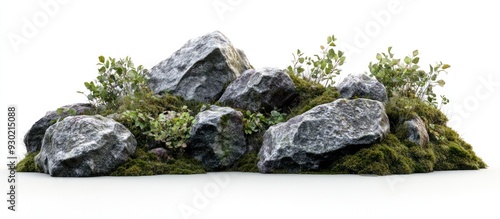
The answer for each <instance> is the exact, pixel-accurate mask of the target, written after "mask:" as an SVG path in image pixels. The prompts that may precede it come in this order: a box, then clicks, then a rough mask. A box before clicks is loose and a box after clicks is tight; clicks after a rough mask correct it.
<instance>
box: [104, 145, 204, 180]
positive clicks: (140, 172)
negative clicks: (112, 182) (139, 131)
mask: <svg viewBox="0 0 500 219" xmlns="http://www.w3.org/2000/svg"><path fill="white" fill-rule="evenodd" d="M201 173H205V170H204V169H203V167H202V166H201V164H200V163H199V162H198V161H196V160H194V159H190V158H186V157H183V156H180V157H179V158H176V159H172V160H169V161H167V162H166V163H165V162H160V161H158V158H157V157H156V155H155V154H153V153H149V152H145V151H144V150H143V149H141V148H138V149H137V150H136V152H135V154H134V155H133V156H132V157H131V158H130V159H129V160H128V161H127V162H126V163H125V164H123V165H121V166H120V167H119V168H118V169H117V170H115V171H114V172H112V173H111V174H110V175H111V176H148V175H160V174H201Z"/></svg>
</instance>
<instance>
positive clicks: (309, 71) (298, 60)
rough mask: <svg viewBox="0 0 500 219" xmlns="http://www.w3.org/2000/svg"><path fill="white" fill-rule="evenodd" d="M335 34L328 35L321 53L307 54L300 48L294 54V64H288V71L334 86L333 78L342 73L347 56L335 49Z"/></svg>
mask: <svg viewBox="0 0 500 219" xmlns="http://www.w3.org/2000/svg"><path fill="white" fill-rule="evenodd" d="M336 40H337V39H336V38H335V36H334V35H332V36H328V38H327V40H326V46H323V45H321V46H320V49H321V53H320V54H319V55H317V54H315V55H313V56H305V55H304V53H303V52H302V51H300V49H298V50H297V52H296V53H295V54H294V53H292V55H293V60H292V65H290V66H288V68H287V69H288V72H289V73H290V74H293V75H297V76H299V77H303V78H305V79H307V80H310V81H313V82H316V83H324V85H325V86H327V87H328V86H332V85H333V84H334V83H335V81H334V80H333V79H334V78H335V77H336V76H337V75H339V74H340V69H339V67H340V66H341V65H343V64H344V62H345V56H344V52H342V51H340V50H339V51H335V49H334V47H335V46H336V45H335V41H336Z"/></svg>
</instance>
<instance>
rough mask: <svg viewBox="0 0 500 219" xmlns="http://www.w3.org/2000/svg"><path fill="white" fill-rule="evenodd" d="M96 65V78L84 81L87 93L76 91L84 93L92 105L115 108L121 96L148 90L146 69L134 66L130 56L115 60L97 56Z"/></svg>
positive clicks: (133, 94)
mask: <svg viewBox="0 0 500 219" xmlns="http://www.w3.org/2000/svg"><path fill="white" fill-rule="evenodd" d="M97 66H98V71H99V74H98V76H97V79H96V80H94V81H91V82H85V83H84V84H85V87H86V88H87V89H88V91H89V93H88V94H85V93H84V92H82V91H79V92H78V93H81V94H84V95H85V96H86V97H87V99H88V100H89V102H91V103H92V104H93V105H94V106H106V107H108V108H112V109H116V108H117V107H118V105H119V103H118V102H119V100H120V99H121V98H122V97H124V96H135V95H137V94H138V93H140V92H147V91H149V88H148V86H147V80H146V73H147V70H146V69H144V67H143V66H142V65H139V66H137V67H135V66H134V63H133V62H132V60H131V58H130V57H126V58H125V59H119V60H116V59H114V58H111V57H110V58H108V59H106V58H104V56H99V62H98V63H97Z"/></svg>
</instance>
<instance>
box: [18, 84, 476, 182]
mask: <svg viewBox="0 0 500 219" xmlns="http://www.w3.org/2000/svg"><path fill="white" fill-rule="evenodd" d="M290 77H291V78H292V80H293V82H294V83H295V85H296V88H297V91H298V95H297V97H296V98H295V100H294V101H293V102H292V103H291V104H290V105H289V106H288V107H287V108H286V109H283V111H285V112H287V113H288V115H287V117H286V120H288V119H290V118H293V117H295V116H297V115H300V114H302V113H304V112H306V111H308V110H310V109H311V108H313V107H315V106H317V105H321V104H325V103H329V102H333V101H335V100H336V99H338V98H339V96H340V95H339V92H338V91H337V90H336V89H335V88H331V87H329V88H325V87H324V86H322V85H321V84H318V83H313V82H310V81H308V80H304V79H302V78H298V77H297V76H295V75H290ZM120 103H121V104H120V106H119V108H118V109H117V110H114V111H102V112H100V113H101V114H104V115H106V114H111V113H122V112H125V111H126V110H140V111H142V112H145V113H148V114H151V115H158V114H160V113H163V112H164V111H168V110H173V111H179V110H180V109H181V107H182V106H184V105H186V106H188V108H189V109H190V110H191V113H192V115H193V116H194V115H195V114H197V113H198V112H199V110H200V108H201V107H202V105H203V104H201V103H199V102H194V101H185V100H183V99H182V98H181V97H177V96H172V95H169V94H165V95H162V96H159V95H154V94H152V93H148V94H146V95H144V96H142V97H134V98H131V97H125V98H123V99H122V100H120ZM386 112H387V115H388V117H389V120H390V125H391V132H390V134H388V136H386V137H385V138H384V139H383V140H382V141H381V142H378V143H376V144H373V145H363V146H354V147H349V148H347V149H343V150H339V151H336V152H335V153H334V154H332V158H331V159H330V160H329V161H328V162H326V163H324V164H323V165H322V166H321V168H320V170H318V171H311V172H307V173H313V174H376V175H388V174H410V173H426V172H432V171H437V170H477V169H480V168H486V164H485V163H484V162H483V161H482V160H481V159H480V158H479V157H477V156H476V154H475V153H474V151H473V149H472V146H471V145H469V144H467V143H466V142H465V141H463V140H462V139H461V138H460V137H459V135H458V134H457V133H456V132H455V131H453V130H452V129H451V128H449V127H447V126H446V122H447V120H448V119H447V118H446V116H445V115H444V114H443V113H442V112H441V111H440V110H439V109H437V108H435V107H432V106H430V105H428V104H426V103H425V102H423V101H421V100H420V99H417V98H406V97H392V98H391V99H390V101H389V102H388V103H387V104H386ZM415 116H419V117H420V118H422V120H423V121H424V123H425V125H426V127H427V130H428V132H429V137H430V141H429V144H428V145H427V147H426V148H422V147H420V146H418V145H416V144H414V143H411V142H409V141H408V140H406V136H407V133H406V130H405V128H404V126H403V123H404V122H405V121H407V120H410V119H413V118H414V117H415ZM118 121H119V119H118ZM119 122H122V123H123V124H124V125H125V126H127V127H129V129H130V130H131V131H132V132H133V133H134V135H135V136H136V138H137V141H138V146H137V150H136V152H135V154H134V155H133V156H131V158H130V159H129V160H128V161H127V162H126V163H124V164H123V165H121V166H120V167H119V168H118V169H117V170H116V171H114V172H113V173H111V175H112V176H144V175H158V174H200V173H205V172H206V170H204V169H203V167H202V166H201V164H200V163H199V162H198V161H196V160H194V159H190V158H187V157H185V156H184V155H183V154H182V153H171V154H170V155H171V156H172V157H171V158H170V159H168V160H167V161H160V160H158V158H157V157H156V155H155V154H153V153H149V152H146V148H150V146H151V145H152V144H153V145H154V144H156V143H155V142H154V139H151V137H150V136H146V135H143V134H141V130H134V128H133V127H134V126H133V125H132V124H127V123H126V122H125V121H119ZM264 133H265V130H264V131H260V132H256V133H253V134H250V135H247V136H246V137H247V144H248V147H249V152H247V153H246V154H245V155H244V156H243V157H242V158H241V159H240V160H239V161H237V162H236V163H235V164H234V165H233V166H232V167H231V168H229V169H227V171H239V172H258V169H257V162H258V151H259V149H260V145H261V144H262V137H263V135H264ZM36 155H37V153H33V154H28V155H27V156H26V158H25V159H24V160H22V161H21V162H19V164H18V166H17V170H18V171H20V172H40V170H39V169H38V168H37V167H36V165H35V162H34V157H35V156H36ZM277 172H280V171H277Z"/></svg>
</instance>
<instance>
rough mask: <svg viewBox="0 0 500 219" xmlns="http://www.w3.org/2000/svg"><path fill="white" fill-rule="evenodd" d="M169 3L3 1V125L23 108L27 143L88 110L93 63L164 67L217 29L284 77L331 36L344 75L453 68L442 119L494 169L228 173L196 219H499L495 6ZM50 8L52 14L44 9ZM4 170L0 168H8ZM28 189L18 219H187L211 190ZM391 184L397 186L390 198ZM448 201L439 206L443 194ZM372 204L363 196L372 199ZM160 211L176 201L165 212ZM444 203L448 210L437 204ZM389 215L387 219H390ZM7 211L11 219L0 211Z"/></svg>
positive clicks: (80, 183)
mask: <svg viewBox="0 0 500 219" xmlns="http://www.w3.org/2000/svg"><path fill="white" fill-rule="evenodd" d="M172 2H174V1H152V0H151V1H123V0H122V1H118V0H117V1H71V0H66V1H55V0H38V1H17V0H3V1H1V3H0V28H1V29H0V30H1V38H0V50H1V54H0V77H1V78H0V83H1V84H0V101H1V104H0V105H1V106H0V109H3V110H5V113H1V116H0V119H1V121H6V108H7V105H9V104H15V105H17V106H18V113H19V118H18V120H19V123H18V127H19V129H18V133H19V136H18V137H19V143H21V142H22V137H23V136H24V134H25V133H26V132H27V131H28V130H29V128H30V127H31V125H32V124H33V123H34V122H36V121H37V120H38V119H39V118H41V117H42V116H43V115H44V114H45V112H47V111H49V110H54V109H57V108H58V107H60V106H62V105H66V104H71V103H76V102H85V101H86V99H85V97H84V96H83V95H81V94H77V93H76V91H83V90H84V89H85V88H84V86H83V82H84V81H90V80H93V79H94V78H95V76H96V75H97V71H96V66H95V64H96V63H97V57H98V56H99V55H104V56H111V57H125V56H131V57H132V59H133V61H134V62H135V63H136V64H142V65H144V66H145V67H146V68H150V67H152V66H154V65H155V64H157V63H158V62H160V61H161V60H163V59H165V58H168V56H169V55H170V54H171V53H173V52H174V51H175V50H177V49H178V48H180V47H181V46H182V45H183V44H184V43H185V42H186V41H187V40H188V39H190V38H193V37H198V36H201V35H203V34H206V33H208V32H211V31H214V30H220V31H221V32H223V33H224V34H225V35H226V36H227V37H229V39H230V40H231V41H232V42H233V44H234V45H235V46H236V47H238V48H240V49H242V50H244V51H245V53H246V54H247V56H248V58H249V60H250V62H251V63H252V65H253V66H254V67H256V68H261V67H280V68H285V67H287V66H288V65H289V64H290V60H291V59H292V56H291V53H292V52H294V51H295V50H296V49H302V50H303V51H305V52H306V53H307V54H314V53H317V52H318V51H319V45H320V44H324V43H325V40H326V37H327V36H328V35H331V34H335V36H336V37H337V38H338V39H339V41H338V44H339V46H340V47H341V48H344V50H345V51H347V52H348V53H347V62H346V64H345V65H344V66H343V67H342V69H343V72H344V73H363V72H366V71H368V69H367V65H368V63H369V62H370V61H374V57H375V54H376V53H377V52H382V51H385V50H386V48H387V47H388V46H393V47H394V49H393V51H394V52H395V53H396V55H399V56H403V57H404V55H407V54H410V53H411V52H412V51H413V50H414V49H418V50H419V51H420V54H421V63H422V64H434V63H435V62H436V61H443V62H445V63H448V64H450V65H451V66H452V68H450V70H449V74H448V75H445V76H444V77H443V79H444V80H445V81H446V82H447V84H446V86H445V88H444V89H443V90H439V92H440V93H442V94H445V95H447V96H448V98H449V99H451V103H450V104H449V105H447V106H445V107H444V108H443V111H444V112H445V113H446V114H447V115H448V116H449V117H450V118H451V121H450V123H449V125H450V126H452V127H453V128H454V129H456V130H457V131H458V132H459V133H460V134H461V136H462V137H463V138H464V139H465V140H466V141H467V142H469V143H471V144H472V145H473V147H474V150H475V152H476V153H477V154H478V155H479V156H480V157H482V158H483V159H484V161H485V162H486V163H487V164H488V165H489V169H487V170H482V171H475V172H453V173H433V174H427V175H425V174H424V175H412V176H402V177H403V178H398V177H399V176H396V177H395V176H392V178H391V177H376V178H370V177H359V176H358V177H356V176H272V177H267V176H262V175H252V174H248V175H245V174H243V175H242V174H233V175H232V178H231V179H232V180H231V185H230V186H228V187H227V188H222V187H221V190H220V193H217V194H218V195H217V197H215V198H213V199H210V205H208V206H207V207H205V208H203V209H201V210H200V211H199V212H198V213H199V215H194V216H193V217H192V218H207V217H216V216H217V215H218V214H222V218H226V217H227V218H229V217H235V218H238V217H245V218H255V217H257V216H262V217H264V218H265V217H266V214H265V213H263V212H270V211H271V210H272V209H273V208H272V206H275V210H276V209H277V210H276V211H273V213H272V214H271V215H274V216H279V217H285V216H289V217H292V218H295V217H302V216H304V217H305V216H307V215H313V216H321V215H322V216H330V217H338V216H348V217H350V216H352V217H356V216H357V217H360V216H369V215H372V216H375V217H386V216H387V217H389V218H391V217H420V216H426V215H429V214H430V215H442V216H446V217H448V216H450V215H453V216H458V217H459V218H460V217H465V216H467V215H469V214H470V215H469V216H473V215H476V214H475V213H477V215H476V216H479V215H483V216H482V217H481V216H479V218H487V217H488V216H487V215H489V216H492V218H495V216H498V215H499V213H498V212H497V211H496V210H495V209H493V206H491V205H489V204H488V203H490V204H491V202H490V201H489V200H487V198H488V197H490V196H491V195H493V194H496V195H497V197H498V193H499V190H500V189H499V188H500V187H499V186H498V183H496V184H495V183H494V182H498V177H496V176H498V174H497V175H496V176H495V173H498V171H496V170H498V169H500V159H499V152H500V147H499V146H498V143H497V140H496V139H497V136H498V130H499V129H498V127H497V124H498V123H499V122H500V119H499V117H498V111H499V110H500V109H499V103H498V99H499V94H500V73H499V69H498V65H497V63H499V62H498V58H499V56H498V51H500V43H499V40H498V39H500V33H499V32H498V22H497V21H498V20H500V14H499V13H498V10H497V9H498V7H496V4H495V3H494V2H492V1H460V2H458V1H457V2H452V1H440V2H436V1H405V0H399V1H398V0H393V1H389V0H384V1H326V0H325V1H319V0H309V1H264V0H254V1H250V0H204V1H202V0H187V1H175V3H172ZM49 3H52V4H50V5H49V6H48V9H47V7H46V6H47V4H49ZM44 5H45V6H44ZM0 130H1V133H2V134H0V137H1V141H2V144H1V145H5V144H3V142H5V141H6V139H5V137H6V135H5V134H3V133H6V131H5V130H6V129H5V127H4V126H1V129H0ZM0 151H1V157H0V161H1V163H5V153H6V149H1V150H0ZM24 152H25V149H24V148H19V149H18V154H19V155H20V156H23V154H24ZM2 170H5V166H4V165H3V164H2ZM495 171H496V172H495ZM19 178H20V181H21V182H22V183H20V186H22V187H20V191H19V193H20V194H21V195H20V196H19V211H20V212H17V217H18V216H20V215H23V216H27V215H36V212H38V213H40V214H41V215H45V216H48V215H50V214H54V215H52V216H55V217H62V216H63V215H64V214H65V213H68V214H69V213H71V212H73V213H71V214H73V215H76V217H82V218H85V217H87V216H90V215H99V214H97V212H102V213H108V214H110V215H113V214H117V215H123V216H131V215H137V216H140V215H159V216H160V218H178V217H181V214H180V213H179V211H178V206H179V205H180V204H179V203H180V202H182V201H185V202H186V203H189V202H190V201H191V200H192V199H193V197H195V195H194V194H195V193H193V189H196V188H199V189H203V188H204V186H206V185H212V184H210V183H213V182H212V181H213V180H212V181H211V178H210V177H209V176H185V177H180V176H176V177H175V176H170V177H168V176H160V177H144V178H133V179H130V178H129V179H123V178H111V179H109V178H104V179H93V178H92V179H82V180H80V179H55V178H50V177H47V176H45V175H41V174H22V175H21V176H20V177H19ZM239 179H245V180H239ZM172 180H178V181H179V183H175V181H174V182H172ZM191 180H194V181H196V182H192V181H191ZM429 180H430V181H429ZM2 182H3V184H0V185H2V188H5V189H6V188H7V187H6V186H7V185H6V183H5V182H4V180H2ZM109 182H112V184H110V183H109ZM252 182H255V183H252ZM353 182H355V183H353ZM394 182H397V183H396V184H398V185H402V186H399V187H398V188H399V189H394V186H393V184H395V183H394ZM417 182H423V183H417ZM430 182H433V183H430ZM135 183H137V184H135ZM163 184H165V185H164V186H168V188H165V187H163ZM283 184H284V185H283ZM112 185H118V186H116V187H115V186H112ZM134 185H136V186H134ZM280 185H282V186H283V187H280ZM353 185H354V186H353ZM379 185H380V186H379ZM72 186H75V187H72ZM231 186H232V187H231ZM246 186H249V187H246ZM342 186H343V187H345V189H342V188H343V187H342ZM356 186H359V188H357V187H356ZM23 188H24V189H23ZM105 188H106V189H105ZM113 188H114V189H113ZM117 188H122V189H123V191H122V190H121V189H117ZM246 188H252V189H255V191H248V190H246ZM270 188H274V189H270ZM428 188H429V189H431V190H427V189H428ZM308 189H313V190H314V191H311V192H309V191H310V190H308ZM454 189H456V191H455V190H454ZM443 190H445V192H444V193H443V195H437V196H436V194H440V193H439V192H438V191H443ZM0 191H3V190H1V189H0ZM141 191H144V192H141ZM155 191H156V192H155ZM421 191H427V192H429V191H433V192H430V193H429V194H427V193H426V192H421ZM73 192H74V193H75V194H72V193H73ZM108 193H109V194H108ZM172 193H173V194H172ZM363 194H366V197H368V198H366V199H364V195H363ZM461 194H462V195H461ZM336 195H338V197H336ZM491 197H494V196H491ZM61 199H64V200H61ZM497 199H498V198H497ZM0 200H3V198H2V199H0ZM30 200H31V201H30ZM178 200H180V201H178ZM342 200H346V202H343V201H342ZM367 200H370V201H367ZM329 201H331V202H329ZM491 201H493V200H491ZM162 202H165V203H170V204H169V205H161V203H162ZM92 203H94V204H92ZM96 203H97V204H96ZM384 203H389V204H390V205H389V204H387V205H385V204H384ZM405 203H408V205H405ZM496 203H498V200H497V202H496ZM107 204H109V207H106V206H108V205H107ZM372 204H373V206H372ZM85 205H88V207H89V208H86V207H85ZM440 205H443V207H442V208H440V207H438V206H440ZM148 206H151V207H152V208H148ZM410 206H411V207H410ZM2 208H3V207H2ZM92 208H93V209H94V210H91V209H92ZM311 208H313V209H311ZM78 209H80V210H78ZM82 209H84V210H82ZM118 209H122V210H118ZM451 209H454V210H451ZM389 210H390V212H392V213H391V214H387V215H386V214H385V212H389ZM410 211H416V212H410ZM464 211H465V212H464ZM0 212H2V215H3V214H4V213H5V211H4V209H2V211H0ZM139 212H143V213H139ZM371 212H373V214H372V213H371ZM431 212H432V213H431ZM427 213H428V214H427ZM9 215H11V216H14V214H9ZM268 216H269V215H268ZM72 217H75V216H72ZM431 217H432V216H431ZM2 218H3V217H2ZM496 218H498V217H496Z"/></svg>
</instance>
